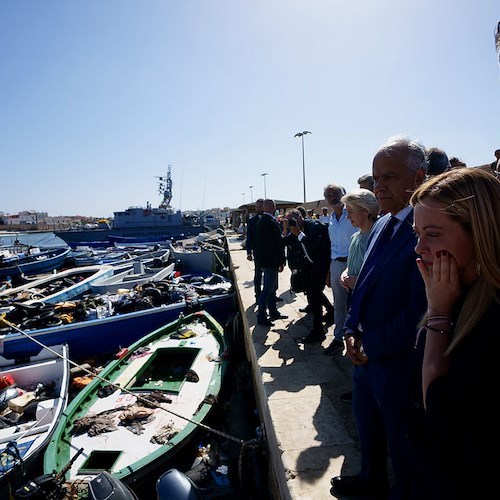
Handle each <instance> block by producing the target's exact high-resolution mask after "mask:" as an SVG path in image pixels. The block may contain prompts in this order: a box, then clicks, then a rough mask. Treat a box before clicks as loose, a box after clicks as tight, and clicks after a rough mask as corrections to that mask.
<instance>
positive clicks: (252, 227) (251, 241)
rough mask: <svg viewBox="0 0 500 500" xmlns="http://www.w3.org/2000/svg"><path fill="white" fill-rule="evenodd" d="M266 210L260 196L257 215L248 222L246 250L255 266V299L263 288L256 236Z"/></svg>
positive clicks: (257, 298)
mask: <svg viewBox="0 0 500 500" xmlns="http://www.w3.org/2000/svg"><path fill="white" fill-rule="evenodd" d="M263 212H264V199H263V198H259V199H258V200H257V201H256V202H255V215H254V216H253V217H251V218H250V220H249V221H248V224H247V241H246V245H245V248H246V251H247V260H250V261H252V260H253V263H254V266H255V271H254V276H253V286H254V290H255V300H256V301H258V300H259V295H260V291H261V289H262V268H261V267H260V263H259V261H258V260H257V259H256V258H255V248H254V247H255V236H256V232H257V223H258V222H259V220H260V218H261V217H262V214H263Z"/></svg>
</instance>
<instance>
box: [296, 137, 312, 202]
mask: <svg viewBox="0 0 500 500" xmlns="http://www.w3.org/2000/svg"><path fill="white" fill-rule="evenodd" d="M310 133H311V132H309V131H308V130H304V131H303V132H297V133H296V134H295V135H294V137H300V139H301V140H302V181H303V184H304V203H305V202H306V162H305V159H304V136H305V135H307V134H310Z"/></svg>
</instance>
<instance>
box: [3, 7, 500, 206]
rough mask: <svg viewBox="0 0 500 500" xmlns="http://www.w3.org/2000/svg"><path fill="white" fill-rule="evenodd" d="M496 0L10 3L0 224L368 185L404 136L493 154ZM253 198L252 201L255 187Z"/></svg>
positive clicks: (497, 130)
mask: <svg viewBox="0 0 500 500" xmlns="http://www.w3.org/2000/svg"><path fill="white" fill-rule="evenodd" d="M499 20H500V1H499V0H453V1H450V0H420V1H419V2H415V1H413V0H398V1H394V0H357V1H354V0H307V1H305V0H182V1H178V0H177V1H174V0H145V1H139V0H86V1H70V0H43V1H41V0H22V1H20V0H3V1H2V2H1V3H0V23H1V26H0V68H1V69H0V90H1V92H0V168H1V179H2V195H1V201H0V210H1V211H4V212H7V213H16V212H18V211H20V210H38V211H48V212H49V215H76V214H81V215H93V216H109V215H111V214H112V212H113V211H115V210H124V209H125V208H127V207H128V206H130V205H144V204H145V203H146V202H147V201H150V202H151V203H152V204H153V205H157V204H158V202H159V196H158V192H157V184H156V182H157V180H156V179H155V176H160V175H165V173H166V169H167V166H168V165H169V164H171V165H172V177H173V190H174V196H173V199H172V205H173V206H174V207H175V208H180V209H182V210H196V209H200V210H201V209H209V208H212V207H224V206H230V207H237V206H239V205H241V204H242V203H243V201H245V202H246V203H248V202H250V201H252V199H253V201H255V199H256V198H258V197H260V196H263V195H264V177H262V176H261V174H262V173H265V172H266V173H268V175H267V176H265V181H266V194H267V196H268V197H273V198H277V199H288V200H297V201H299V202H302V201H303V183H302V153H301V142H300V139H298V138H294V134H295V133H296V132H299V131H303V130H309V131H311V132H312V134H311V135H308V136H307V137H306V138H305V164H306V187H307V200H308V201H310V200H316V199H319V198H321V197H322V192H323V187H324V186H325V185H326V184H328V183H332V182H335V183H339V184H342V185H343V186H344V187H345V188H346V189H347V190H350V189H353V188H355V187H357V183H356V179H357V178H358V177H359V176H360V175H362V174H364V173H367V172H369V171H370V170H371V161H372V158H373V154H374V152H375V151H376V149H377V148H378V147H379V146H380V145H381V144H382V143H383V142H384V141H385V140H386V139H387V138H388V137H390V136H392V135H395V134H398V133H404V134H407V135H410V136H412V137H414V138H417V139H420V140H421V141H422V142H423V143H424V145H426V146H428V147H430V146H439V147H441V148H443V149H444V150H445V151H446V152H447V153H448V155H449V156H458V157H460V158H462V159H463V160H464V161H465V162H466V163H467V165H469V166H474V165H479V164H484V163H489V162H491V161H493V158H494V156H493V151H494V150H495V149H496V148H499V147H500V68H499V63H498V57H497V54H496V52H495V46H494V36H493V35H494V29H495V26H496V24H497V23H498V21H499ZM249 186H253V188H252V189H250V187H249Z"/></svg>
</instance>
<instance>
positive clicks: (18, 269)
mask: <svg viewBox="0 0 500 500" xmlns="http://www.w3.org/2000/svg"><path fill="white" fill-rule="evenodd" d="M69 252H70V249H69V247H62V248H52V249H48V250H40V251H39V252H34V253H29V254H27V253H19V254H16V255H13V256H11V257H8V258H4V259H1V260H0V277H7V276H10V277H11V278H15V277H16V276H20V275H25V276H32V275H33V274H40V273H46V272H50V271H53V270H54V269H60V268H61V267H62V266H63V264H64V261H65V260H66V258H67V257H68V255H69Z"/></svg>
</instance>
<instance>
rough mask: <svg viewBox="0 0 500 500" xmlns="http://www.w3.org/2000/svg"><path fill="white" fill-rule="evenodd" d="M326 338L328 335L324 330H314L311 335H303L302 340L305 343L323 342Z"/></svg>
mask: <svg viewBox="0 0 500 500" xmlns="http://www.w3.org/2000/svg"><path fill="white" fill-rule="evenodd" d="M325 339H326V335H325V334H324V333H322V332H316V331H314V330H313V331H312V332H311V333H310V334H309V335H306V336H305V337H302V342H303V343H304V344H312V343H314V342H323V340H325Z"/></svg>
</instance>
